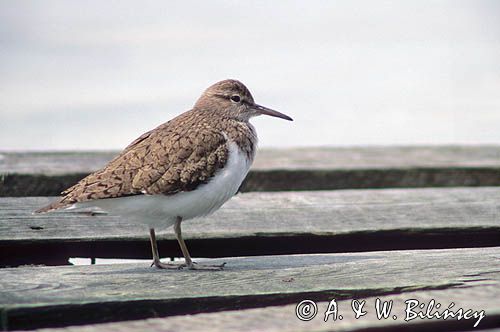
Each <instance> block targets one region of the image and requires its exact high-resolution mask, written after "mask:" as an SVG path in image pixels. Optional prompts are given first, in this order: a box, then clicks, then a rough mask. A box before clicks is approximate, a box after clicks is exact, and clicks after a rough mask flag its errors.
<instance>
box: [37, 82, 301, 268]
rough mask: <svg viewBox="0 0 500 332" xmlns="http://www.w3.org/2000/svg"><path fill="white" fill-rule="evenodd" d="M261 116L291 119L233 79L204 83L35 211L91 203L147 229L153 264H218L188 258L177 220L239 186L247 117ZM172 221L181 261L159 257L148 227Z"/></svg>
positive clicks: (246, 161)
mask: <svg viewBox="0 0 500 332" xmlns="http://www.w3.org/2000/svg"><path fill="white" fill-rule="evenodd" d="M261 114H265V115H270V116H274V117H278V118H282V119H286V120H290V121H292V118H290V117H289V116H287V115H285V114H282V113H280V112H277V111H274V110H272V109H269V108H266V107H264V106H260V105H258V104H256V103H255V102H254V99H253V97H252V95H251V93H250V91H248V89H247V88H246V87H245V85H243V84H242V83H241V82H239V81H237V80H224V81H221V82H218V83H215V84H214V85H212V86H210V87H209V88H208V89H207V90H205V92H204V93H203V94H202V95H201V97H200V98H199V99H198V101H197V102H196V104H195V105H194V107H193V108H192V109H191V110H190V111H187V112H185V113H183V114H181V115H179V116H177V117H175V118H174V119H172V120H170V121H168V122H166V123H164V124H162V125H160V126H158V127H157V128H155V129H153V130H151V131H148V132H146V133H145V134H143V135H142V136H140V137H139V138H137V139H136V140H135V141H133V142H132V143H131V144H130V145H128V146H127V147H126V148H125V150H123V152H122V153H120V154H119V155H118V156H117V157H116V158H114V159H113V160H111V161H110V162H109V163H108V164H107V165H106V166H105V167H103V168H102V169H100V170H98V171H96V172H94V173H92V174H90V175H89V176H87V177H85V178H84V179H82V180H81V181H80V182H78V183H77V184H76V185H74V186H72V187H70V188H68V189H67V190H65V191H63V192H62V193H61V195H62V197H60V198H59V199H58V200H57V201H55V202H53V203H51V204H49V205H48V206H45V207H43V208H41V209H39V210H37V211H36V213H42V212H50V211H53V210H57V209H68V208H80V207H98V208H101V209H103V210H105V211H108V212H110V213H113V214H117V215H124V216H127V217H129V218H131V220H133V221H136V222H138V223H142V224H145V225H147V226H148V227H149V234H150V240H151V248H152V252H153V264H152V265H154V266H156V267H158V268H161V269H167V268H176V269H178V268H182V267H187V268H189V269H194V270H197V269H209V270H213V269H222V268H223V266H224V265H223V264H222V265H202V264H196V263H195V262H193V261H192V259H191V256H190V254H189V251H188V249H187V246H186V244H185V242H184V240H183V238H182V233H181V222H182V221H183V220H188V219H192V218H195V217H199V216H206V215H208V214H210V213H212V212H214V211H215V210H217V209H218V208H220V207H221V206H222V205H223V204H224V203H225V202H226V201H227V200H228V199H229V198H231V197H232V196H233V195H234V194H236V192H237V191H238V188H239V187H240V185H241V183H242V182H243V180H244V179H245V176H246V175H247V173H248V170H249V169H250V166H251V164H252V162H253V159H254V156H255V150H256V146H257V134H256V132H255V129H254V127H253V126H252V125H251V124H250V122H249V120H250V118H252V117H254V116H258V115H261ZM172 225H174V231H175V236H176V238H177V241H178V242H179V245H180V248H181V250H182V254H183V255H184V260H185V261H184V263H182V264H178V263H163V262H161V261H160V256H159V253H158V247H157V243H156V237H155V228H160V227H161V228H164V227H170V226H172Z"/></svg>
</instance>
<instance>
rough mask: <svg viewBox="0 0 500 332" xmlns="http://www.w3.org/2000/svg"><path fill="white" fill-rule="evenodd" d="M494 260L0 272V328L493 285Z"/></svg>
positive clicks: (247, 262) (255, 261)
mask: <svg viewBox="0 0 500 332" xmlns="http://www.w3.org/2000/svg"><path fill="white" fill-rule="evenodd" d="M499 257H500V247H495V248H475V249H448V250H423V251H418V250H416V251H393V252H371V253H350V254H327V255H295V256H265V257H242V258H225V259H223V260H221V259H217V260H213V261H212V262H214V263H220V262H223V261H225V262H227V268H226V270H224V271H218V272H209V271H205V272H203V271H189V270H156V269H154V268H149V267H148V265H147V264H141V265H138V264H121V265H90V266H74V267H32V266H29V267H21V268H12V269H0V311H1V312H0V313H1V314H0V317H1V320H2V321H1V326H2V327H3V328H4V329H30V328H38V327H47V326H62V325H74V324H83V323H95V322H105V321H116V320H128V319H142V318H150V317H159V316H171V315H178V314H187V313H189V314H193V313H198V312H212V311H220V310H229V309H231V310H238V309H245V308H252V307H262V306H267V305H284V304H293V303H297V302H298V301H300V300H302V299H305V298H313V299H315V300H316V301H328V300H330V299H331V298H336V299H338V300H344V299H352V298H362V297H371V296H379V295H387V294H398V293H401V292H404V291H416V290H433V289H447V288H452V287H454V288H457V287H468V286H474V285H476V284H478V283H479V284H481V285H486V284H489V283H490V282H492V279H494V280H497V279H498V273H499V266H498V264H495V262H498V258H499ZM492 276H495V277H494V278H493V277H492ZM495 278H496V279H495ZM263 281H265V282H263ZM497 301H498V298H497Z"/></svg>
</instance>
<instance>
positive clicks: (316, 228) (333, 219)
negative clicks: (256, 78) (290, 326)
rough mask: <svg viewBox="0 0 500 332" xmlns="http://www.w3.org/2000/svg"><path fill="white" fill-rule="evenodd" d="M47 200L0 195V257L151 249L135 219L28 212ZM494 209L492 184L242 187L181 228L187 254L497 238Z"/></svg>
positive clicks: (16, 260)
mask: <svg viewBox="0 0 500 332" xmlns="http://www.w3.org/2000/svg"><path fill="white" fill-rule="evenodd" d="M49 201H50V198H43V197H39V198H35V197H29V198H2V199H0V220H1V221H2V222H1V223H0V264H3V265H4V266H5V265H17V264H28V263H45V264H47V263H50V262H47V261H46V260H47V259H49V258H51V259H54V258H56V257H63V258H62V259H63V260H64V259H66V260H67V258H68V257H102V258H104V257H107V258H149V257H150V248H149V241H148V237H147V234H148V232H147V229H146V228H145V226H144V225H140V224H136V223H134V222H133V221H131V220H128V219H127V218H123V217H117V216H112V215H95V216H92V215H90V214H88V213H75V212H72V211H66V212H58V213H53V214H42V215H32V211H33V210H35V209H36V208H38V207H40V206H43V205H45V204H47V203H48V202H49ZM499 211H500V188H453V189H404V190H403V189H385V190H345V191H316V192H280V193H246V194H240V195H237V196H236V197H234V198H233V199H231V200H230V201H229V202H228V203H227V204H226V205H225V206H223V207H222V209H220V210H219V211H218V212H216V213H215V214H214V215H212V216H210V217H207V218H204V219H197V220H193V221H187V222H186V223H185V224H184V227H183V229H184V234H185V238H186V239H187V240H188V242H189V247H190V249H191V251H192V254H193V255H194V256H195V257H226V256H243V255H262V254H287V253H288V254H290V253H320V252H342V251H344V252H345V251H370V250H394V249H415V248H453V247H477V246H496V245H500V237H499V236H498V233H499V231H500V225H499V223H498V216H499ZM159 238H160V251H161V253H162V254H163V255H164V256H180V252H179V249H178V245H177V242H176V240H175V238H174V236H173V234H172V230H168V231H167V233H166V234H161V235H160V237H159ZM23 259H29V260H28V261H25V260H23ZM60 261H61V259H59V260H58V261H57V262H56V263H57V264H60Z"/></svg>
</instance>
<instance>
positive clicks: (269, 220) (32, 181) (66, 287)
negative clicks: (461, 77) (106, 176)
mask: <svg viewBox="0 0 500 332" xmlns="http://www.w3.org/2000/svg"><path fill="white" fill-rule="evenodd" d="M301 152H302V151H301ZM1 155H3V159H0V173H8V175H6V176H5V177H4V178H3V183H0V196H3V197H0V266H3V267H4V268H2V269H0V327H1V328H2V329H3V330H19V329H37V328H43V327H58V326H65V327H67V326H71V327H67V328H66V329H67V330H70V331H75V332H76V331H81V332H83V331H96V330H103V329H105V330H120V331H144V330H162V331H179V330H182V331H225V330H241V331H265V330H266V331H310V330H315V331H331V330H335V331H368V330H369V331H372V330H373V331H375V330H376V331H401V330H411V331H413V330H415V331H416V330H427V331H431V330H432V331H434V330H439V331H458V330H461V331H463V330H477V329H483V330H484V329H491V328H495V327H499V326H500V263H499V262H500V187H495V186H494V185H498V184H500V148H499V147H480V148H471V147H436V148H425V147H421V148H391V149H389V148H364V149H362V148H360V149H317V150H313V151H312V152H311V153H310V154H308V155H306V156H305V157H303V158H302V157H301V156H300V154H299V153H298V152H297V151H296V150H292V151H286V152H283V151H278V152H277V151H275V152H272V153H271V152H265V151H264V153H263V154H261V155H260V157H259V158H260V159H259V160H258V161H257V164H256V167H255V170H254V172H253V173H252V175H251V176H250V178H249V179H248V181H247V183H246V186H247V187H246V189H245V187H243V189H245V190H244V191H246V192H245V193H241V194H239V195H237V196H236V197H235V198H233V199H232V200H231V201H230V202H228V203H227V204H226V205H225V206H224V207H223V208H222V209H221V210H220V211H218V212H216V213H215V214H214V215H213V216H211V217H209V218H205V219H200V220H197V221H191V222H187V223H186V224H185V227H184V228H183V230H184V233H185V237H186V240H187V242H188V246H189V248H190V250H191V252H192V254H193V256H194V257H198V259H197V260H198V261H202V260H206V259H213V260H216V261H217V262H227V266H226V269H225V270H224V271H220V272H202V271H187V270H179V271H160V270H156V269H154V268H150V267H149V263H148V261H144V262H143V263H133V264H123V263H122V264H115V265H88V266H71V265H67V264H68V258H70V257H89V258H141V259H149V257H150V248H149V242H148V238H147V230H146V229H143V228H142V227H141V226H139V225H136V224H134V223H132V222H130V221H129V220H127V219H126V218H120V217H117V216H113V215H105V214H91V213H88V212H86V211H65V212H57V213H54V214H46V215H32V214H31V212H32V211H33V210H34V209H35V208H37V207H39V206H41V205H43V204H45V203H47V202H48V201H49V200H50V199H51V197H37V195H38V196H39V195H40V193H41V192H43V195H45V196H46V195H55V194H56V193H57V192H54V191H55V190H58V189H57V188H58V186H61V185H68V184H71V183H67V182H68V181H69V182H71V181H76V179H78V178H79V177H81V176H83V175H84V174H86V173H88V172H90V171H92V170H93V169H95V168H97V167H98V166H100V165H102V164H103V163H105V162H106V160H108V159H109V158H111V157H112V156H113V154H112V153H109V154H106V153H102V154H96V153H89V154H81V153H72V154H64V153H57V154H49V155H44V154H43V153H39V154H33V153H28V154H5V153H1ZM319 174H320V175H319ZM374 174H375V175H377V174H378V176H379V177H378V178H377V179H373V178H371V177H372V176H373V175H374ZM252 176H253V177H254V178H253V180H252ZM337 178H339V179H341V180H340V182H338V183H337V182H336V179H337ZM40 179H42V180H40ZM62 179H64V181H63V180H62ZM287 179H288V180H287ZM300 179H302V180H300ZM24 181H27V182H24ZM65 181H66V182H65ZM251 181H255V182H254V184H251V183H252V182H251ZM287 181H288V183H289V184H291V185H290V186H289V187H287ZM301 181H302V182H301ZM27 183H28V184H29V185H26V184H27ZM45 184H46V185H47V186H46V188H45V189H44V186H45ZM391 187H392V189H373V188H391ZM406 187H415V188H406ZM429 187H432V188H429ZM437 187H440V188H437ZM338 188H351V189H349V190H326V191H317V190H318V189H338ZM359 188H365V189H359ZM366 188H372V189H366ZM286 189H292V191H285V190H286ZM298 189H301V190H303V189H309V191H296V190H298ZM256 190H257V191H258V190H267V191H276V192H248V191H256ZM294 190H295V191H294ZM159 244H160V253H161V254H162V256H163V257H178V256H180V252H179V249H178V245H177V243H176V241H175V239H174V237H173V234H172V231H171V230H166V231H165V232H163V233H160V241H159ZM23 264H28V265H24V266H23ZM33 264H45V265H55V266H36V265H33ZM63 265H66V266H63ZM9 266H10V267H9ZM377 298H380V299H382V300H393V301H394V308H393V310H392V313H391V316H390V317H389V318H388V319H380V320H379V319H377V318H376V315H375V313H374V305H375V302H376V300H377ZM305 299H309V300H314V301H316V302H317V308H318V313H317V316H316V317H315V318H314V319H312V320H311V321H301V320H299V319H298V318H297V317H296V305H297V303H299V302H300V301H302V300H305ZM332 299H335V300H336V301H337V303H338V308H339V313H340V314H341V315H342V316H343V319H337V320H336V321H333V320H332V319H330V320H329V321H327V322H325V321H324V320H323V318H324V313H325V311H326V309H327V306H328V302H325V301H330V300H332ZM353 299H358V300H359V301H362V300H365V301H366V305H365V310H366V311H368V314H367V315H366V316H363V317H360V318H359V319H355V318H354V313H353V310H352V309H351V301H352V300H353ZM408 299H418V300H420V301H421V303H425V304H428V303H429V301H431V299H435V300H436V301H437V302H439V303H441V305H442V307H443V309H444V308H447V307H448V306H449V305H450V304H451V303H454V306H453V307H452V308H453V309H454V310H455V311H456V310H458V308H463V309H464V311H465V310H468V309H471V310H473V311H475V312H481V310H484V318H483V319H481V320H480V322H479V324H478V327H477V328H474V327H473V326H474V324H475V323H476V322H477V319H468V320H466V319H462V320H457V319H448V320H440V319H419V318H418V319H414V320H411V321H409V322H406V321H405V320H404V318H405V301H406V300H408ZM424 310H425V309H424ZM424 310H423V311H424ZM434 311H435V310H434ZM393 315H396V316H397V318H396V319H393V317H392V316H393ZM155 317H156V318H155ZM105 322H113V323H107V324H103V323H105ZM82 324H87V325H85V326H78V325H82ZM88 324H97V325H88Z"/></svg>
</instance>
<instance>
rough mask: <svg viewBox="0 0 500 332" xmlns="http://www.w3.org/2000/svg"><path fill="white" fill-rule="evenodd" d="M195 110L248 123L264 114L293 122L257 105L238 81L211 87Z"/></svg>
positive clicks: (289, 118)
mask: <svg viewBox="0 0 500 332" xmlns="http://www.w3.org/2000/svg"><path fill="white" fill-rule="evenodd" d="M194 108H195V109H200V110H207V111H208V110H210V111H213V112H217V113H222V115H224V116H226V117H230V118H235V119H237V120H239V121H248V120H249V119H250V118H252V117H254V116H258V115H262V114H264V115H270V116H274V117H277V118H282V119H285V120H289V121H293V119H292V118H291V117H289V116H288V115H285V114H283V113H280V112H277V111H274V110H272V109H270V108H267V107H264V106H261V105H258V104H256V103H255V101H254V100H253V97H252V94H251V93H250V91H248V89H247V87H246V86H245V85H243V83H241V82H240V81H237V80H224V81H220V82H217V83H215V84H214V85H212V86H210V87H209V88H208V89H206V90H205V92H203V94H202V95H201V97H200V98H199V99H198V101H197V102H196V104H195V105H194Z"/></svg>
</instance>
